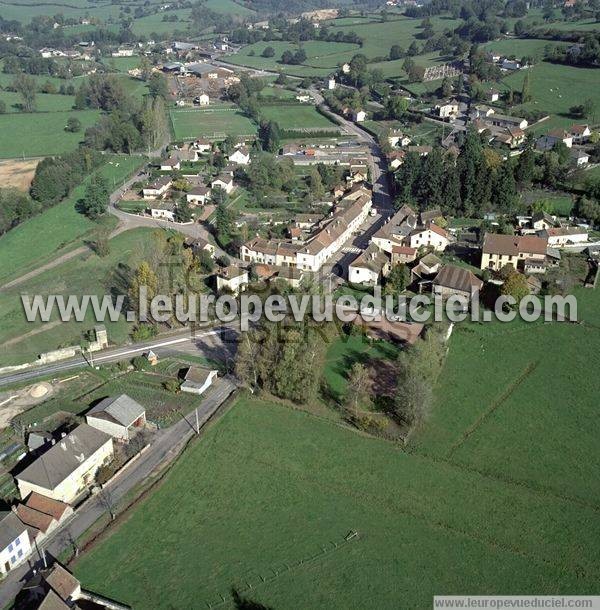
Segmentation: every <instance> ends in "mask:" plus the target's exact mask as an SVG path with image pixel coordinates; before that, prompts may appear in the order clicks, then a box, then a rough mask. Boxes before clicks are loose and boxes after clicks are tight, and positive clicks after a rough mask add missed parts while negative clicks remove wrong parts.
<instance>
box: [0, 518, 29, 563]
mask: <svg viewBox="0 0 600 610" xmlns="http://www.w3.org/2000/svg"><path fill="white" fill-rule="evenodd" d="M30 553H31V542H30V539H29V532H28V529H27V526H26V525H25V524H24V523H23V522H22V521H21V520H20V519H19V517H17V515H16V514H15V513H14V512H12V511H4V512H3V513H0V573H1V574H7V573H8V572H10V571H11V570H12V569H13V568H16V567H17V566H18V565H20V564H21V563H23V562H24V561H25V559H27V557H28V556H29V554H30Z"/></svg>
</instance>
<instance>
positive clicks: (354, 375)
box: [345, 362, 371, 419]
mask: <svg viewBox="0 0 600 610" xmlns="http://www.w3.org/2000/svg"><path fill="white" fill-rule="evenodd" d="M370 386H371V379H370V376H369V370H368V369H367V367H365V365H364V364H361V363H360V362H355V363H354V364H353V365H352V368H351V369H350V374H349V375H348V386H347V388H346V396H345V403H346V407H347V408H348V409H352V411H353V414H354V418H355V419H358V408H359V406H361V405H364V404H365V403H367V402H368V401H369V395H370V389H371V388H370Z"/></svg>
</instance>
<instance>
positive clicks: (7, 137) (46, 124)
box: [0, 96, 100, 159]
mask: <svg viewBox="0 0 600 610" xmlns="http://www.w3.org/2000/svg"><path fill="white" fill-rule="evenodd" d="M61 97H62V96H61ZM72 116H73V117H77V118H78V119H79V120H80V121H81V125H82V128H81V131H80V132H78V133H69V132H67V131H65V125H66V123H67V119H68V118H69V117H72ZM99 116H100V112H99V111H98V110H77V111H74V110H71V111H68V112H65V111H63V112H49V113H44V112H36V113H32V114H28V113H19V114H0V133H2V138H1V139H0V158H3V159H10V158H13V157H21V156H24V157H42V156H47V155H58V154H60V153H63V152H67V151H69V150H72V149H74V148H76V147H77V145H78V144H79V142H81V140H82V139H83V132H84V131H85V130H86V128H88V127H91V126H92V125H93V124H94V123H95V122H96V121H97V120H98V117H99Z"/></svg>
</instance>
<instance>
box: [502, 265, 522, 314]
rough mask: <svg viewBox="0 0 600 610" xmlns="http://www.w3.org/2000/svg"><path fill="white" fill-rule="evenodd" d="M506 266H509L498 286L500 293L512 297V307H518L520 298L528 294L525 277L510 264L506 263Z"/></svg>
mask: <svg viewBox="0 0 600 610" xmlns="http://www.w3.org/2000/svg"><path fill="white" fill-rule="evenodd" d="M507 267H510V270H509V271H508V275H507V277H506V278H505V280H504V283H503V284H502V287H501V288H500V294H502V295H504V296H511V297H513V299H515V301H516V304H515V305H514V307H518V306H519V303H520V302H521V300H522V299H524V298H525V297H526V296H527V295H528V294H529V286H528V285H527V278H526V277H525V276H524V275H523V274H522V273H519V272H518V271H517V270H515V269H514V268H513V267H512V265H507Z"/></svg>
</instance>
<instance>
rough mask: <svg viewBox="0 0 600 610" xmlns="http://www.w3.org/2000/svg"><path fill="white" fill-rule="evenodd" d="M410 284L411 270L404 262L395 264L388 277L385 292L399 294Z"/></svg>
mask: <svg viewBox="0 0 600 610" xmlns="http://www.w3.org/2000/svg"><path fill="white" fill-rule="evenodd" d="M409 284H410V271H409V270H408V267H407V266H406V265H404V264H398V265H394V266H393V267H392V270H391V271H390V274H389V275H388V277H387V278H386V281H385V287H384V293H385V294H391V295H398V294H400V293H401V292H402V291H403V290H406V287H407V286H408V285H409Z"/></svg>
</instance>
